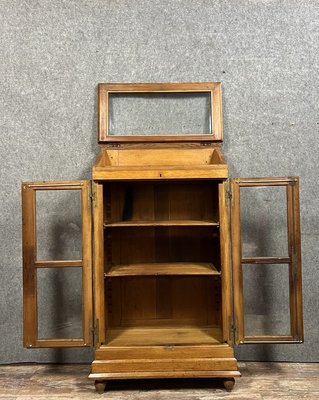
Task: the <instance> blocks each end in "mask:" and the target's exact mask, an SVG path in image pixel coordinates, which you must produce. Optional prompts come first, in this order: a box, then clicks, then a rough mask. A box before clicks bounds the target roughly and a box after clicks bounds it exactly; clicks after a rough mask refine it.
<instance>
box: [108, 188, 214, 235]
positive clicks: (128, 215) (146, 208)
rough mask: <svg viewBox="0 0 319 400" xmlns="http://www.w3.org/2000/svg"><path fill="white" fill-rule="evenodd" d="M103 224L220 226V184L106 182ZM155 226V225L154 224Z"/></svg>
mask: <svg viewBox="0 0 319 400" xmlns="http://www.w3.org/2000/svg"><path fill="white" fill-rule="evenodd" d="M104 199H105V202H104V226H105V227H106V228H107V227H110V226H113V225H116V224H118V225H120V226H121V224H122V225H123V226H126V225H130V224H131V225H136V226H139V225H142V226H143V225H144V226H145V224H147V223H149V224H150V225H152V222H153V223H156V222H157V223H158V224H162V225H164V226H165V223H166V225H174V224H177V225H186V226H187V225H208V226H210V225H211V226H213V225H215V226H218V223H219V218H218V185H217V182H216V183H215V182H212V181H207V182H205V181H195V182H194V181H190V182H185V180H184V181H183V182H181V181H169V182H154V181H150V182H133V183H132V182H109V183H107V184H105V185H104ZM155 225H156V224H155Z"/></svg>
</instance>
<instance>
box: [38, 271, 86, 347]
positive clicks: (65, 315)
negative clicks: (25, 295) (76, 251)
mask: <svg viewBox="0 0 319 400" xmlns="http://www.w3.org/2000/svg"><path fill="white" fill-rule="evenodd" d="M37 294H38V295H37V299H38V337H39V339H52V338H54V339H73V338H74V339H76V338H79V339H81V338H82V337H83V332H82V268H77V267H74V268H73V267H72V268H70V267H68V268H38V269H37Z"/></svg>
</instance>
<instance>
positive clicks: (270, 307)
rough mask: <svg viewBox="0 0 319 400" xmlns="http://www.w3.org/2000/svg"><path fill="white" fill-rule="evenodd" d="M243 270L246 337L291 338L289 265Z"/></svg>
mask: <svg viewBox="0 0 319 400" xmlns="http://www.w3.org/2000/svg"><path fill="white" fill-rule="evenodd" d="M242 267H243V296H244V325H245V336H266V335H284V336H289V335H290V310H289V265H287V264H243V265H242Z"/></svg>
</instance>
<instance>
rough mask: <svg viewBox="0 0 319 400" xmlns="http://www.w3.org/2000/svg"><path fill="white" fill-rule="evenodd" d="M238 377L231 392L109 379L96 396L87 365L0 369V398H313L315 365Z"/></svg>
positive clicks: (272, 367)
mask: <svg viewBox="0 0 319 400" xmlns="http://www.w3.org/2000/svg"><path fill="white" fill-rule="evenodd" d="M239 368H240V371H241V373H242V377H241V378H240V379H236V384H235V386H234V389H233V390H232V392H231V393H228V392H226V391H225V389H224V387H223V384H222V380H221V379H158V380H153V379H152V380H135V381H109V382H108V383H107V389H106V392H105V393H104V394H103V395H98V394H97V393H96V391H95V387H94V383H93V382H92V381H89V380H88V379H87V376H88V374H89V370H90V366H89V365H83V364H82V365H79V364H78V365H72V364H69V365H53V364H49V365H2V366H0V399H10V400H18V399H19V400H21V399H24V400H25V399H31V398H32V399H33V400H40V399H41V400H42V399H50V400H54V399H59V400H64V399H70V398H74V399H104V398H107V399H109V400H113V399H116V400H124V399H125V400H137V399H139V400H146V399H147V400H149V399H156V400H164V399H165V400H166V399H170V400H179V399H183V400H200V399H205V400H209V399H214V400H219V399H226V398H227V399H228V400H235V399H236V400H237V399H239V400H240V399H245V400H272V399H274V400H275V399H276V400H277V399H278V400H302V399H307V400H316V399H318V398H319V385H318V381H319V363H309V364H305V363H256V362H245V363H244V362H241V363H239Z"/></svg>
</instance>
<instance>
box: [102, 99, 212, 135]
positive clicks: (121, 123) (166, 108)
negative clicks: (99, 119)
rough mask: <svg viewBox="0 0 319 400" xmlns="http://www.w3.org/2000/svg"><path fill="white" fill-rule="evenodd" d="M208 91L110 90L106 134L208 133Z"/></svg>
mask: <svg viewBox="0 0 319 400" xmlns="http://www.w3.org/2000/svg"><path fill="white" fill-rule="evenodd" d="M210 97H211V96H210V93H124V94H123V93H110V94H109V105H108V106H109V129H108V130H109V135H178V134H180V135H185V134H201V135H202V134H210V133H211V98H210Z"/></svg>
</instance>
